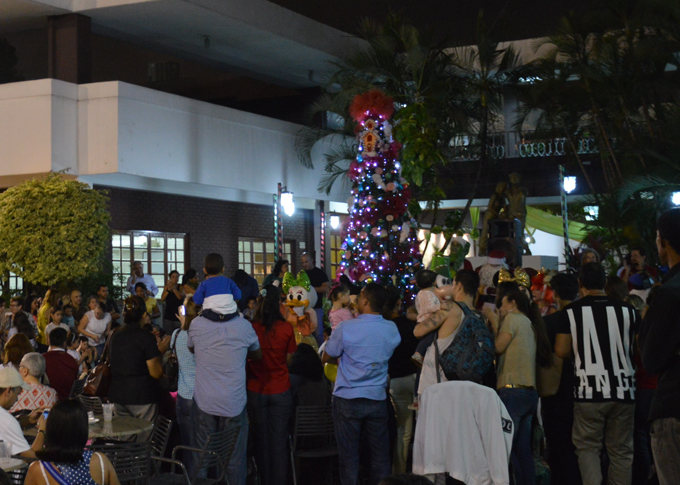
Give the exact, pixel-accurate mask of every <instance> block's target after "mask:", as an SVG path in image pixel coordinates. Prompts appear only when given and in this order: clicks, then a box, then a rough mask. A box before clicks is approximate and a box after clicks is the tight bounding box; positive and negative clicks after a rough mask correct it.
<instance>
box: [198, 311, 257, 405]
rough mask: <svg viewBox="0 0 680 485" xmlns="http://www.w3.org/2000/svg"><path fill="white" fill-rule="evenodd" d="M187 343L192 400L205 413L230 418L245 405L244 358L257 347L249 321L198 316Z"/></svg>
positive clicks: (237, 318)
mask: <svg viewBox="0 0 680 485" xmlns="http://www.w3.org/2000/svg"><path fill="white" fill-rule="evenodd" d="M187 345H188V346H189V347H193V348H194V356H195V357H196V385H195V387H194V401H196V404H197V405H198V407H199V408H200V409H201V411H203V412H204V413H207V414H212V415H213V416H222V417H227V418H231V417H234V416H238V415H239V414H241V412H242V411H243V408H244V407H245V405H246V400H247V398H246V357H247V355H248V352H252V351H255V350H257V349H259V348H260V342H259V341H258V339H257V334H256V333H255V330H253V326H252V324H251V323H250V322H249V321H248V320H246V319H245V318H241V317H236V318H233V319H231V320H229V321H228V322H212V321H210V320H208V319H207V318H203V317H197V318H195V319H194V320H193V321H192V322H191V327H189V338H188V339H187Z"/></svg>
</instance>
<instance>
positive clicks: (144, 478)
mask: <svg viewBox="0 0 680 485" xmlns="http://www.w3.org/2000/svg"><path fill="white" fill-rule="evenodd" d="M88 448H89V449H90V450H92V451H97V452H100V453H103V454H105V455H106V457H107V458H108V459H109V460H110V461H111V464H112V465H113V468H115V469H116V474H117V475H118V480H119V481H120V483H134V484H144V485H146V484H148V483H149V459H150V458H151V453H150V446H149V442H148V441H146V442H142V443H121V442H116V443H106V444H96V445H90V446H88Z"/></svg>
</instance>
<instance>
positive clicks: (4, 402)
mask: <svg viewBox="0 0 680 485" xmlns="http://www.w3.org/2000/svg"><path fill="white" fill-rule="evenodd" d="M23 389H25V390H27V391H30V389H31V386H29V385H28V384H26V383H25V382H24V380H23V379H22V378H21V375H19V372H17V370H16V369H14V368H13V367H4V368H2V369H0V440H2V441H3V442H4V443H5V445H7V446H8V447H9V448H10V453H11V454H12V455H20V456H21V457H23V458H36V456H35V452H36V450H40V449H42V447H43V443H44V441H45V418H43V417H42V412H43V410H44V409H43V408H40V409H36V410H34V411H33V412H32V413H31V414H29V415H28V416H27V417H26V418H24V419H25V420H26V425H31V424H35V423H38V435H37V436H36V438H35V441H34V442H33V445H32V446H28V442H27V441H26V438H24V433H23V432H22V431H21V425H20V424H19V421H17V419H16V418H15V417H14V416H12V415H11V414H10V413H9V409H10V408H11V407H12V406H13V405H14V403H15V402H16V401H17V398H18V397H19V394H21V391H22V390H23Z"/></svg>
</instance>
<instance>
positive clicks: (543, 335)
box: [505, 290, 552, 368]
mask: <svg viewBox="0 0 680 485" xmlns="http://www.w3.org/2000/svg"><path fill="white" fill-rule="evenodd" d="M505 298H507V300H508V301H509V302H510V301H514V302H515V304H516V305H517V309H518V310H519V311H520V312H522V313H523V314H524V315H526V317H527V318H528V319H529V320H531V328H532V329H533V330H534V337H535V338H536V365H537V366H539V367H546V368H547V367H550V365H551V364H552V361H551V356H550V354H551V353H552V349H551V348H550V340H549V339H548V332H547V331H546V328H545V322H544V321H543V317H542V316H541V309H540V308H538V305H536V304H535V303H533V302H531V301H529V299H528V298H527V297H526V295H525V294H524V293H523V292H522V291H520V290H515V291H511V292H509V293H507V294H506V295H505Z"/></svg>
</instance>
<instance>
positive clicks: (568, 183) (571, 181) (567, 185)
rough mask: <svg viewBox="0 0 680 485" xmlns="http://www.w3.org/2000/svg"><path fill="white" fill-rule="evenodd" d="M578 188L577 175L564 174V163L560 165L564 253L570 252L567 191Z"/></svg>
mask: <svg viewBox="0 0 680 485" xmlns="http://www.w3.org/2000/svg"><path fill="white" fill-rule="evenodd" d="M575 188H576V177H573V176H571V177H567V176H565V175H564V165H560V196H561V200H562V229H563V231H562V232H563V235H564V254H565V255H568V254H569V214H568V211H567V193H568V192H572V191H573V190H574V189H575Z"/></svg>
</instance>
